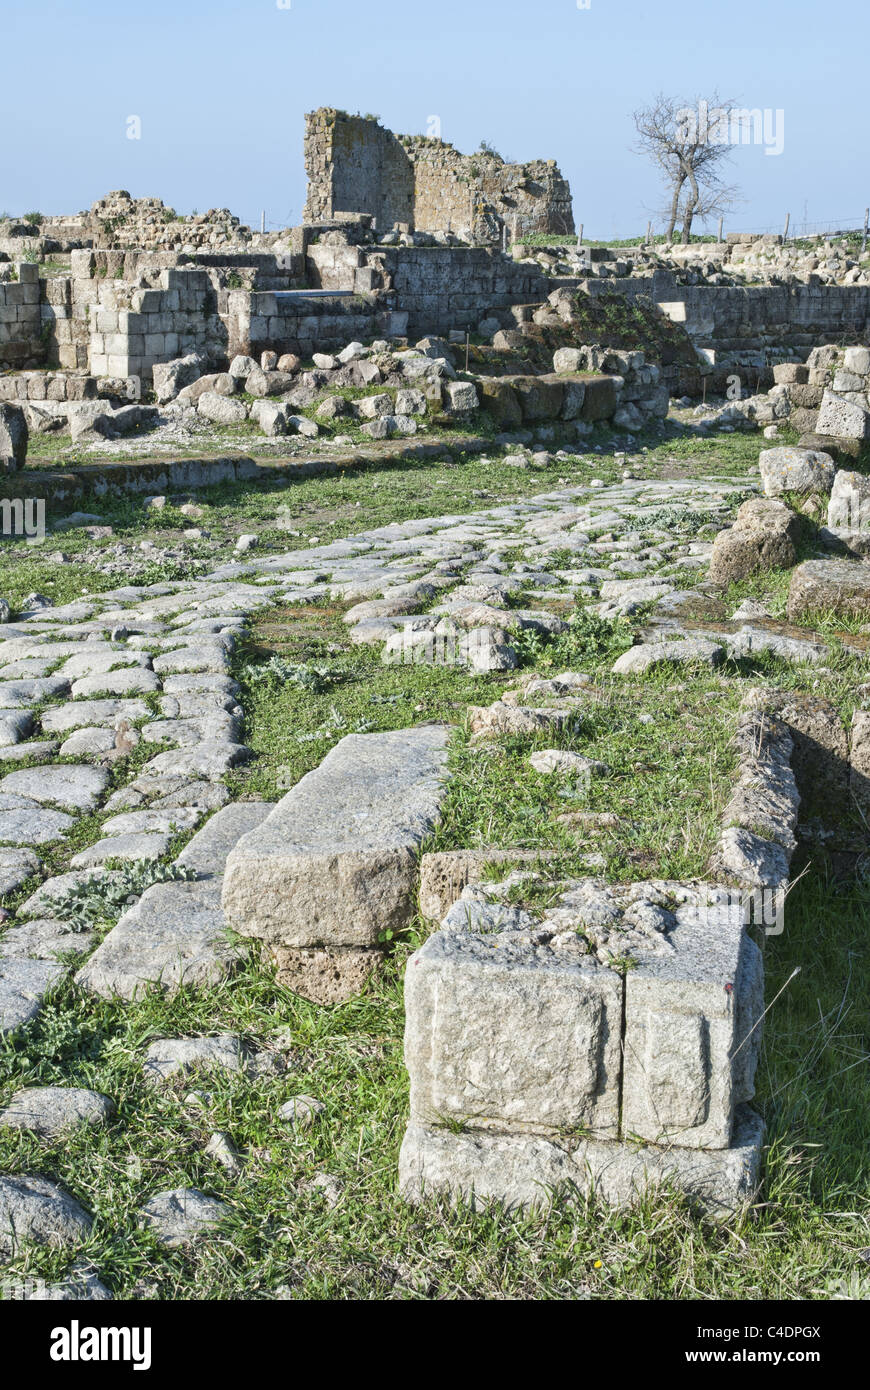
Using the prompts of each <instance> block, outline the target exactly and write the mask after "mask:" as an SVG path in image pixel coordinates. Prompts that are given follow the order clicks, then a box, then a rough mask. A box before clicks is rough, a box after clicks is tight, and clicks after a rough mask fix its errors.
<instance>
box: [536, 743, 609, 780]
mask: <svg viewBox="0 0 870 1390" xmlns="http://www.w3.org/2000/svg"><path fill="white" fill-rule="evenodd" d="M529 763H530V765H531V766H532V767H533V768H534V769H535V771H536V772H545V773H550V772H561V773H565V774H566V775H568V776H575V777H577V776H579V777H588V776H590V775H591V774H592V773H597V774H599V775H601V774H604V773H606V772H607V764H606V763H602V762H599V761H598V759H597V758H584V757H583V755H582V753H570V752H569V751H568V750H567V749H565V748H542V749H540V751H539V752H537V753H532V754H530V756H529Z"/></svg>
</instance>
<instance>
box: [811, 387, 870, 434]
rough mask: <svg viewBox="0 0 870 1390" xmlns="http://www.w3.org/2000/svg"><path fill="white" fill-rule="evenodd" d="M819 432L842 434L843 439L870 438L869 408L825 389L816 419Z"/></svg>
mask: <svg viewBox="0 0 870 1390" xmlns="http://www.w3.org/2000/svg"><path fill="white" fill-rule="evenodd" d="M816 430H817V432H818V433H819V434H833V435H842V436H843V437H844V438H845V439H870V410H867V409H866V408H865V407H864V406H861V405H858V404H856V403H855V402H852V401H846V400H843V398H842V397H841V396H837V395H835V394H834V392H833V391H825V394H824V396H823V397H822V404H821V407H820V409H819V418H818V420H817V421H816Z"/></svg>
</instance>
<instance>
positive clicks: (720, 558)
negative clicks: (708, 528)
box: [710, 498, 800, 584]
mask: <svg viewBox="0 0 870 1390" xmlns="http://www.w3.org/2000/svg"><path fill="white" fill-rule="evenodd" d="M799 535H800V521H799V518H798V516H797V514H796V513H795V512H793V511H791V509H790V508H789V507H786V506H785V505H784V504H783V503H782V502H777V501H773V500H771V501H766V500H764V499H762V498H752V499H750V500H749V501H748V502H744V503H743V505H742V506H741V507H740V509H739V511H738V512H737V518H736V520H735V523H734V525H733V526H732V527H730V528H729V529H728V530H726V531H720V532H719V534H718V535H717V537H716V539H715V540H714V542H713V554H712V556H711V557H710V580H711V582H712V583H714V584H730V583H731V582H732V581H733V580H735V579H744V578H746V577H747V576H748V575H750V574H755V573H757V572H758V571H759V570H771V569H790V568H791V566H792V565H793V564H794V563H795V560H796V558H797V550H796V543H797V541H798V539H799Z"/></svg>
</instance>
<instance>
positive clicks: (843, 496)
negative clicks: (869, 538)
mask: <svg viewBox="0 0 870 1390" xmlns="http://www.w3.org/2000/svg"><path fill="white" fill-rule="evenodd" d="M828 525H829V526H833V527H835V528H838V529H843V530H847V531H864V530H870V478H868V477H867V475H866V474H865V473H855V472H851V471H846V470H844V469H841V470H840V471H839V472H838V473H837V475H836V477H835V478H834V486H833V487H832V489H831V496H830V500H829V502H828Z"/></svg>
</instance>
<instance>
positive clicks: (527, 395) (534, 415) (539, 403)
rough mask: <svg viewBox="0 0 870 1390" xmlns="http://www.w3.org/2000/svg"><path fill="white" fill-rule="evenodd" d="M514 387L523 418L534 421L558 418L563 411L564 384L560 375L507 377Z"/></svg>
mask: <svg viewBox="0 0 870 1390" xmlns="http://www.w3.org/2000/svg"><path fill="white" fill-rule="evenodd" d="M506 380H508V381H509V382H510V385H511V386H512V387H513V388H514V391H515V392H516V394H517V398H518V400H519V402H520V406H521V408H522V412H523V419H524V420H526V421H528V422H530V423H534V422H536V421H540V420H558V418H559V416H560V415H561V413H562V399H563V394H564V384H563V381H562V378H561V377H559V376H549V377H543V376H540V377H539V376H512V377H508V378H506Z"/></svg>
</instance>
